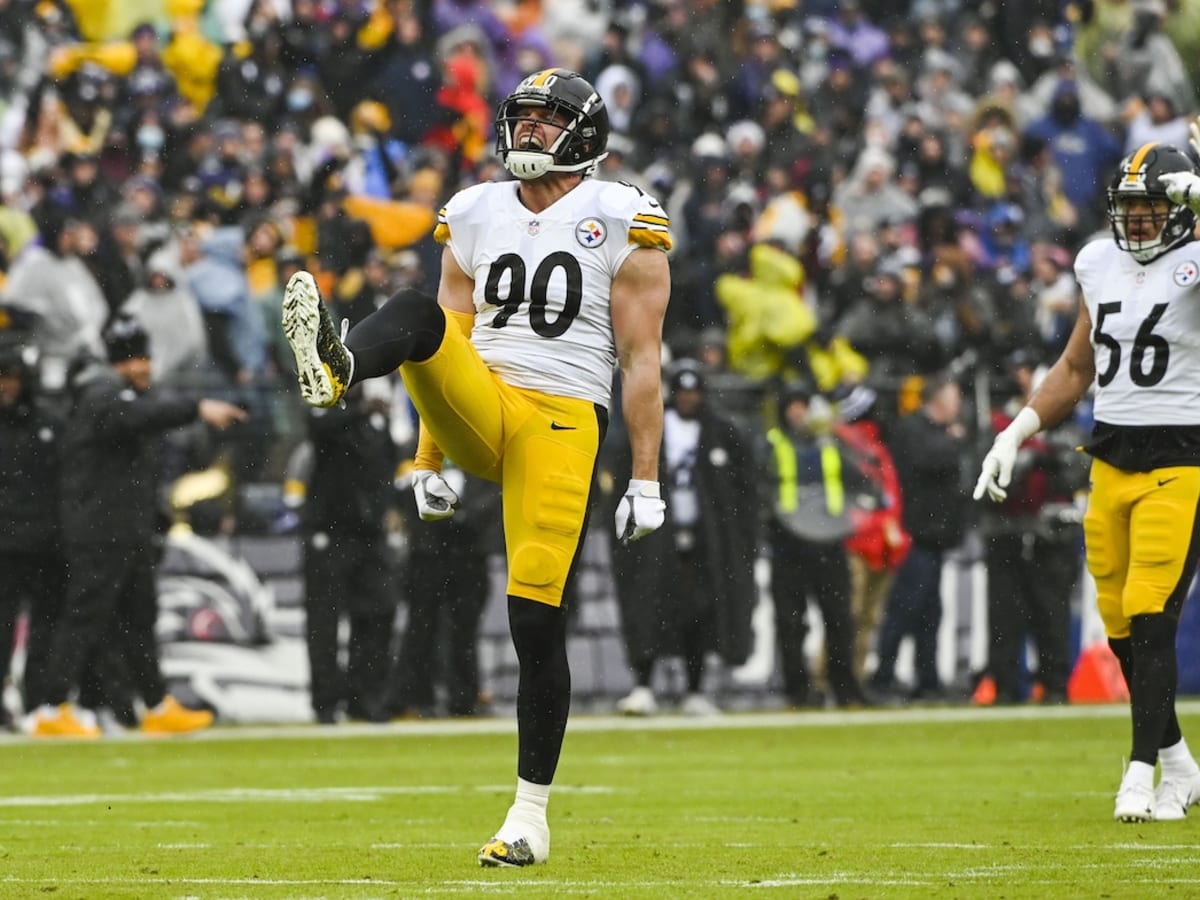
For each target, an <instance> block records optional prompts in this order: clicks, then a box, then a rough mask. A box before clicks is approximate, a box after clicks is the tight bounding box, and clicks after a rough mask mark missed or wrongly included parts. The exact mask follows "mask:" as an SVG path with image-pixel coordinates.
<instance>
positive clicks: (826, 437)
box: [764, 381, 882, 708]
mask: <svg viewBox="0 0 1200 900" xmlns="http://www.w3.org/2000/svg"><path fill="white" fill-rule="evenodd" d="M778 409H779V417H778V421H779V424H778V425H777V426H775V427H774V428H772V429H771V430H770V431H768V432H767V439H768V442H769V445H770V447H769V449H768V450H767V451H766V458H767V472H768V478H767V483H768V484H769V485H770V486H771V496H770V499H769V501H768V506H767V510H766V511H764V514H765V516H766V518H767V546H768V549H769V552H770V555H771V598H772V600H773V601H774V606H775V634H776V639H777V641H778V646H779V658H780V664H779V668H780V670H781V672H782V675H783V692H784V695H785V696H786V698H787V702H788V703H789V704H790V705H791V706H793V707H797V708H803V707H808V706H813V705H818V706H820V705H823V704H824V698H823V697H822V695H821V693H820V692H819V691H818V690H816V689H815V687H814V685H813V684H812V680H811V678H810V676H809V667H808V660H807V657H806V650H805V646H804V644H805V640H806V639H807V637H808V631H809V629H808V606H809V604H810V603H812V604H813V605H814V606H816V608H817V609H818V610H820V613H821V621H822V623H823V625H824V627H825V640H824V643H825V679H826V681H827V682H828V683H829V692H830V695H831V699H832V701H833V703H835V704H836V705H837V706H863V705H865V704H866V702H867V701H866V696H865V695H864V694H863V690H862V685H861V684H860V683H859V680H858V676H857V675H856V674H855V672H854V663H855V649H854V644H855V626H854V618H853V615H852V613H851V609H850V568H849V563H848V562H847V559H846V548H845V546H844V543H843V542H844V541H845V540H846V539H847V538H848V537H850V535H851V534H853V532H854V522H853V519H852V509H853V508H854V507H855V506H856V505H857V506H860V507H863V508H866V507H871V506H878V505H879V503H880V502H881V501H882V496H881V494H880V492H879V489H878V487H877V486H876V485H874V484H872V483H871V482H869V481H868V480H867V478H866V476H865V475H864V474H863V473H862V471H861V470H860V469H859V468H858V467H857V466H856V465H855V463H854V460H853V458H852V457H851V455H850V453H849V451H848V449H847V448H846V447H845V445H843V444H842V442H841V441H840V440H839V439H838V438H837V437H836V436H835V435H834V434H833V433H832V427H833V417H834V410H833V406H832V405H831V404H830V402H829V401H828V400H827V399H826V398H825V397H824V396H823V395H821V394H820V393H817V392H816V391H814V390H813V388H812V386H811V385H808V384H806V383H804V382H798V381H793V382H789V383H787V384H785V385H784V386H783V387H782V388H781V389H780V391H779V400H778Z"/></svg>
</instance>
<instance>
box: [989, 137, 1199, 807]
mask: <svg viewBox="0 0 1200 900" xmlns="http://www.w3.org/2000/svg"><path fill="white" fill-rule="evenodd" d="M1193 135H1194V140H1193V147H1194V148H1195V149H1197V151H1198V152H1200V129H1197V128H1196V126H1193ZM1108 213H1109V217H1110V220H1111V225H1112V233H1113V238H1114V240H1113V241H1109V240H1097V241H1092V242H1091V243H1089V244H1087V245H1086V246H1085V247H1084V248H1083V249H1082V250H1081V251H1080V252H1079V255H1078V256H1077V257H1076V260H1075V277H1076V279H1077V280H1078V281H1079V284H1080V286H1081V288H1082V291H1083V299H1082V300H1081V302H1080V305H1079V313H1078V317H1077V319H1076V322H1075V327H1074V330H1073V331H1072V332H1071V336H1070V338H1069V340H1068V343H1067V346H1066V348H1065V349H1064V351H1063V353H1062V355H1061V356H1060V357H1059V359H1058V361H1057V362H1055V364H1054V365H1053V367H1052V368H1051V369H1050V371H1049V373H1048V374H1047V375H1046V378H1045V380H1044V381H1043V382H1042V384H1041V386H1040V387H1039V388H1038V389H1037V391H1036V392H1034V394H1033V395H1032V397H1031V398H1030V400H1029V403H1028V405H1026V406H1025V407H1024V408H1023V409H1022V410H1021V411H1020V412H1019V413H1018V414H1017V416H1016V418H1015V419H1014V421H1013V422H1012V424H1011V425H1009V426H1008V427H1007V428H1006V429H1004V430H1003V431H1002V432H1000V434H999V435H997V437H996V439H995V442H994V443H993V445H992V448H991V450H990V451H989V452H988V454H987V456H986V457H985V458H984V460H983V468H982V471H981V473H980V475H979V481H978V483H977V484H976V486H975V499H977V500H978V499H980V498H982V497H983V496H984V495H985V494H987V495H988V496H989V497H991V499H992V500H995V501H1000V500H1003V499H1004V497H1005V496H1006V490H1007V488H1008V485H1009V482H1010V480H1011V477H1012V471H1013V464H1014V461H1015V460H1016V456H1017V448H1018V447H1019V446H1020V445H1021V444H1022V442H1024V441H1025V439H1026V438H1029V437H1031V436H1032V435H1034V434H1036V433H1037V432H1038V431H1040V430H1041V429H1043V428H1048V427H1051V426H1053V425H1055V424H1056V423H1058V422H1059V421H1061V420H1062V419H1064V418H1065V417H1066V416H1067V415H1068V414H1069V413H1070V411H1071V409H1072V408H1073V407H1074V405H1075V403H1076V402H1077V401H1078V400H1079V399H1080V398H1082V397H1083V395H1084V394H1085V393H1086V392H1087V391H1088V390H1089V388H1092V387H1093V385H1094V390H1095V429H1094V431H1093V434H1092V436H1091V439H1090V441H1089V442H1088V444H1087V446H1086V448H1085V449H1086V450H1087V452H1088V453H1089V454H1090V455H1091V456H1092V463H1091V475H1090V481H1091V491H1090V496H1089V498H1088V507H1087V513H1086V516H1085V518H1084V535H1085V542H1086V548H1087V567H1088V571H1089V572H1091V574H1092V577H1093V578H1094V579H1095V582H1096V595H1097V597H1096V599H1097V604H1098V605H1099V609H1100V616H1101V619H1102V620H1103V622H1104V630H1105V633H1106V634H1107V636H1108V643H1109V646H1110V647H1112V649H1113V653H1114V654H1115V655H1116V657H1117V659H1118V660H1119V661H1120V664H1121V671H1122V673H1124V676H1125V681H1126V684H1127V685H1128V687H1129V695H1130V707H1131V712H1132V720H1133V748H1132V751H1131V752H1130V762H1129V765H1128V767H1127V768H1126V770H1125V775H1124V777H1123V778H1122V780H1121V785H1120V788H1119V790H1118V791H1117V796H1116V807H1115V810H1114V818H1116V819H1117V820H1118V821H1122V822H1145V821H1149V820H1152V819H1160V820H1178V819H1182V818H1184V816H1185V815H1186V814H1187V810H1188V808H1189V807H1190V806H1193V805H1195V804H1196V803H1200V767H1197V765H1196V761H1195V760H1194V759H1193V758H1192V754H1191V751H1190V750H1189V749H1188V746H1187V742H1186V741H1185V740H1184V738H1183V734H1182V733H1181V731H1180V728H1179V720H1178V718H1177V716H1176V713H1175V688H1176V680H1177V677H1176V668H1177V662H1176V655H1175V633H1176V630H1177V627H1178V624H1179V615H1180V610H1181V607H1182V605H1183V601H1184V598H1185V596H1186V595H1187V592H1188V589H1189V586H1190V585H1191V583H1192V577H1193V574H1194V573H1195V570H1196V561H1197V554H1198V552H1200V540H1198V539H1197V538H1198V531H1197V526H1198V524H1200V516H1197V509H1198V507H1200V346H1197V344H1196V337H1195V336H1196V335H1197V334H1200V243H1197V242H1196V240H1195V236H1194V231H1195V227H1196V217H1197V213H1200V176H1197V174H1196V172H1195V171H1194V168H1193V165H1192V162H1191V159H1190V158H1189V157H1188V156H1187V155H1186V154H1185V153H1184V152H1182V151H1181V150H1179V149H1177V148H1175V147H1171V146H1169V145H1167V144H1162V143H1148V144H1145V145H1143V146H1141V147H1139V148H1138V149H1137V150H1135V151H1134V152H1133V153H1131V154H1130V155H1129V156H1127V157H1126V158H1125V159H1123V160H1122V161H1121V164H1120V167H1119V168H1118V170H1117V172H1116V175H1115V176H1114V177H1113V179H1112V182H1111V183H1110V185H1109V187H1108ZM1156 762H1159V763H1161V766H1162V772H1161V778H1160V780H1159V783H1158V788H1157V790H1156V789H1155V786H1154V769H1155V763H1156Z"/></svg>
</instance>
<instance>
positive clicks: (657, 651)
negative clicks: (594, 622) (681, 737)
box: [612, 359, 760, 716]
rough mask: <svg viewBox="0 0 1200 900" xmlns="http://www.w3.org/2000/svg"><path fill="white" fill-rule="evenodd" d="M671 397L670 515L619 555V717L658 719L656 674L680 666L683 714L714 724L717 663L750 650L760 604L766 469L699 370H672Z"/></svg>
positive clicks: (692, 364)
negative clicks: (623, 691)
mask: <svg viewBox="0 0 1200 900" xmlns="http://www.w3.org/2000/svg"><path fill="white" fill-rule="evenodd" d="M667 389H668V397H667V404H666V406H667V408H666V410H665V412H664V417H663V445H662V454H661V459H660V462H659V469H660V470H661V471H662V472H663V496H664V499H665V500H666V502H667V508H668V509H669V510H670V511H671V512H670V515H669V516H668V517H667V521H666V523H665V525H664V526H663V527H662V528H660V529H659V530H658V531H656V532H655V533H654V534H653V535H649V536H647V537H646V538H645V539H643V540H640V541H638V542H636V543H632V544H625V545H619V546H616V547H614V548H613V551H612V562H613V576H614V582H615V589H616V593H617V602H618V605H619V608H620V611H621V634H622V637H623V639H624V644H625V656H626V659H627V661H628V663H629V667H630V669H631V670H632V671H633V681H634V687H633V690H632V691H631V692H630V693H629V695H628V696H626V697H623V698H622V699H620V700H618V701H617V711H618V712H621V713H624V714H626V715H651V714H653V713H655V712H657V711H658V708H659V707H658V700H657V698H656V697H655V693H654V688H655V683H654V676H655V664H656V663H658V662H659V661H660V660H664V659H667V658H671V657H679V658H682V659H683V661H684V671H685V678H686V684H685V686H684V691H685V693H684V696H683V699H682V701H681V702H680V705H679V710H680V712H682V713H683V714H684V715H691V716H711V715H716V714H718V713H719V712H720V707H719V706H718V705H717V703H716V701H715V700H714V698H713V697H712V696H711V690H710V686H709V685H707V684H706V683H705V668H706V665H707V663H708V660H709V657H710V656H711V655H716V656H717V657H718V658H719V659H720V660H721V662H722V663H724V664H725V665H726V666H730V667H734V666H738V665H741V664H742V663H744V662H745V661H746V658H747V657H748V656H749V655H750V650H751V644H752V637H753V636H752V634H751V628H750V617H751V614H752V613H753V612H754V607H755V604H756V603H757V598H758V597H757V589H756V586H755V582H754V563H755V560H756V559H757V557H758V536H759V533H760V528H759V503H760V497H759V490H758V479H757V477H756V476H757V472H758V463H757V460H756V459H755V455H754V453H755V447H754V440H753V438H752V436H751V435H750V434H748V433H746V432H745V431H744V429H742V428H741V427H740V426H739V425H737V424H736V423H735V422H734V421H733V420H732V419H730V418H729V417H728V416H726V415H725V414H723V413H721V412H719V411H718V410H717V409H716V408H715V407H714V405H713V403H712V402H711V400H710V398H709V396H708V387H707V385H706V383H705V373H704V371H703V370H702V369H701V367H700V365H699V364H698V363H697V362H696V361H695V360H691V359H683V360H679V361H677V362H675V363H673V364H672V365H671V367H670V368H669V369H668V371H667ZM630 463H631V460H630V458H629V455H628V454H627V453H623V452H617V453H615V454H614V456H613V461H612V469H613V471H614V472H618V473H619V472H623V471H625V470H626V469H627V468H628V467H629V465H630Z"/></svg>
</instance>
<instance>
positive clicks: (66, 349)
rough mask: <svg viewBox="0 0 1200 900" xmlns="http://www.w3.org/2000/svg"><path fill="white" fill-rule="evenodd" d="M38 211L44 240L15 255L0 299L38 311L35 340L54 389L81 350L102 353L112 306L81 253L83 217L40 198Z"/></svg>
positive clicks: (83, 246) (84, 236) (84, 234)
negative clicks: (103, 335) (101, 337)
mask: <svg viewBox="0 0 1200 900" xmlns="http://www.w3.org/2000/svg"><path fill="white" fill-rule="evenodd" d="M33 215H34V221H35V222H36V224H37V227H38V233H39V236H40V238H41V241H40V243H39V244H38V245H36V246H29V247H27V248H26V249H25V251H24V252H23V253H22V254H21V255H20V256H19V257H18V258H17V259H16V261H15V263H14V265H13V267H12V269H10V270H9V273H8V279H7V280H6V281H5V283H4V290H3V292H2V293H0V300H2V301H3V302H5V303H6V304H8V305H10V306H13V307H16V308H17V309H21V310H25V311H27V312H29V313H32V314H34V315H35V316H36V317H37V319H36V325H35V328H34V333H33V340H34V342H35V343H36V344H37V346H38V348H39V350H40V351H41V353H42V363H41V365H42V370H43V377H44V378H45V379H46V380H47V382H48V383H47V384H46V385H45V386H46V387H47V388H48V389H51V390H55V389H61V388H62V387H63V385H64V383H65V380H66V370H67V367H68V366H69V365H70V364H71V363H72V362H73V361H75V360H76V359H78V358H79V357H80V356H91V357H94V358H100V357H102V356H103V352H104V348H103V343H102V341H101V340H100V333H101V330H102V329H103V328H104V323H105V322H106V321H107V320H108V315H109V310H108V304H107V303H106V302H105V299H104V293H103V292H102V291H101V289H100V285H99V284H97V283H96V279H95V278H94V277H93V276H92V274H91V272H89V271H88V268H87V266H86V265H85V264H84V262H83V260H82V259H80V254H81V252H86V251H87V250H88V249H89V248H88V247H87V232H85V228H84V225H83V223H82V222H81V221H80V220H78V219H76V218H73V216H72V214H71V213H70V212H69V211H68V210H66V209H64V208H62V207H61V206H58V205H56V204H54V203H43V204H40V205H39V206H38V207H37V208H35V209H34V213H33ZM91 234H92V235H93V236H94V232H93V233H91Z"/></svg>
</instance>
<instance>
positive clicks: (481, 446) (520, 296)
mask: <svg viewBox="0 0 1200 900" xmlns="http://www.w3.org/2000/svg"><path fill="white" fill-rule="evenodd" d="M495 129H496V135H497V138H496V147H497V152H498V153H499V154H500V156H501V158H502V159H503V162H504V166H505V168H506V169H507V170H508V171H509V172H510V173H511V174H512V175H513V176H515V180H510V181H504V182H495V183H485V184H478V185H474V186H472V187H469V188H466V189H465V190H462V191H460V192H459V193H457V194H455V195H454V196H453V197H452V198H451V199H450V201H449V202H448V203H447V204H446V206H445V208H444V209H442V211H441V212H440V213H439V216H438V224H437V228H436V231H435V232H434V234H435V237H436V238H437V240H438V241H439V242H441V243H442V244H443V245H444V248H445V249H444V251H443V254H442V271H441V280H440V283H439V285H438V296H437V300H436V301H435V300H433V299H432V298H429V297H426V296H424V295H422V294H420V293H419V292H416V291H412V290H404V291H401V292H400V293H398V294H396V295H395V296H393V297H392V298H390V299H389V300H388V301H387V302H386V303H385V304H384V305H383V306H382V307H381V308H380V309H379V310H378V311H377V312H375V313H374V314H372V315H371V316H368V317H367V318H365V319H364V320H363V321H362V322H360V323H359V324H358V325H356V326H355V327H354V328H353V329H350V330H349V332H348V333H344V334H343V338H344V340H343V339H339V337H338V334H337V332H336V331H335V330H334V326H333V322H332V320H331V319H330V317H329V314H328V312H327V311H326V310H325V307H324V306H323V304H322V303H321V300H320V297H319V295H318V293H317V290H316V286H315V284H314V282H313V280H312V277H311V276H310V275H309V274H308V273H306V272H299V273H297V274H296V275H295V276H293V278H292V279H291V281H290V282H289V284H288V287H287V290H286V292H285V297H284V308H283V319H284V330H285V332H286V334H287V336H288V340H289V342H290V343H291V346H292V349H293V352H294V353H295V356H296V363H297V370H298V375H299V380H300V386H301V393H302V394H303V396H304V398H305V400H306V401H307V402H308V403H310V404H313V405H317V406H329V405H332V404H334V403H336V402H338V400H339V399H340V397H341V396H342V394H343V392H344V391H345V390H346V388H347V387H349V386H350V385H351V384H352V383H354V382H357V381H360V380H362V379H364V378H371V377H374V376H380V375H386V374H388V373H389V372H392V371H395V370H396V368H397V367H399V369H400V373H401V375H402V377H403V378H404V382H405V385H406V386H407V388H408V392H409V394H410V396H411V397H412V400H413V403H414V405H415V406H416V408H417V411H418V413H419V414H420V418H421V433H420V441H419V446H418V450H417V458H416V469H415V471H414V473H413V487H414V492H415V494H416V501H417V507H418V512H419V514H420V516H421V518H422V519H441V518H445V517H447V516H450V515H453V513H454V510H455V507H456V506H457V504H458V498H457V496H456V495H455V492H454V490H453V489H452V488H451V486H450V485H449V484H448V483H447V481H446V480H445V479H443V478H442V476H441V474H440V470H441V465H442V460H443V458H444V456H443V454H445V456H448V457H449V458H451V459H452V460H453V461H454V462H455V464H457V465H458V466H459V467H460V468H462V469H463V470H465V471H467V472H469V473H471V474H474V475H478V476H481V477H484V478H488V479H492V480H494V481H498V482H499V483H500V485H501V489H502V492H503V498H504V512H503V517H504V534H505V542H506V553H507V561H508V588H507V590H508V618H509V628H510V632H511V634H512V639H513V644H514V646H515V648H516V653H517V660H518V668H519V676H518V690H517V731H518V758H517V775H518V778H517V789H516V799H515V801H514V802H513V804H512V806H511V808H510V809H509V811H508V815H507V817H506V818H505V820H504V823H503V824H502V825H501V827H500V829H499V830H498V831H497V832H495V835H494V837H493V838H492V839H491V840H489V841H488V842H487V843H486V844H485V845H484V846H483V848H482V849H481V850H480V851H479V855H478V859H479V862H480V864H481V865H485V866H525V865H530V864H532V863H540V862H545V860H546V859H547V857H548V856H549V852H550V830H549V827H548V825H547V821H546V806H547V802H548V799H549V793H550V784H551V782H552V781H553V778H554V772H555V768H556V766H557V764H558V758H559V752H560V750H561V747H562V740H563V734H564V732H565V730H566V724H567V712H568V708H569V705H570V671H569V669H568V666H567V652H566V617H565V615H564V609H563V606H562V603H563V593H564V590H565V588H566V586H567V583H568V582H569V580H570V578H571V575H572V572H573V568H574V560H575V558H576V557H577V555H578V552H579V549H580V542H581V540H582V535H583V529H584V521H585V518H586V513H587V509H588V493H589V490H590V486H591V482H592V473H593V469H594V467H595V464H596V455H597V452H598V450H599V447H600V443H601V441H602V440H603V437H604V432H605V429H606V426H607V422H608V411H607V410H608V404H609V400H610V393H611V386H612V376H613V369H614V366H619V368H620V370H621V375H622V387H623V390H622V406H621V411H622V413H623V416H624V420H625V423H626V426H627V429H628V432H629V441H630V445H631V449H632V471H631V479H630V482H629V486H628V488H627V489H626V491H625V494H624V497H623V499H622V500H621V502H620V505H619V507H618V509H617V512H616V529H617V536H618V538H620V539H623V540H634V539H637V538H639V537H642V536H644V535H646V534H648V533H650V532H651V531H653V530H655V529H656V528H658V527H659V526H661V525H662V523H663V519H664V516H665V512H666V506H665V504H664V502H663V501H662V500H661V499H660V492H659V484H658V452H659V444H660V442H661V439H662V418H663V407H662V393H661V383H660V360H661V344H662V324H663V317H664V314H665V312H666V305H667V299H668V296H669V294H670V272H669V269H668V265H667V257H666V252H665V251H667V250H669V249H670V247H671V231H670V222H669V220H668V218H667V214H666V213H665V212H664V211H663V209H662V207H661V206H659V204H658V201H657V200H655V199H654V198H653V197H651V196H649V195H647V194H645V193H643V192H642V191H640V190H638V189H637V188H634V187H630V186H629V185H625V184H619V183H609V182H600V181H594V180H589V179H588V176H589V175H591V174H593V173H594V172H595V170H596V167H597V165H598V164H599V162H600V161H601V160H602V159H603V158H604V155H605V145H606V142H607V140H608V132H609V125H608V113H607V112H606V110H605V108H604V103H603V101H602V100H601V99H600V97H599V95H598V94H597V93H596V91H595V89H594V88H593V87H592V85H591V84H589V83H588V82H587V81H586V80H585V79H584V78H583V77H581V76H580V75H578V74H577V73H575V72H571V71H569V70H566V69H561V68H556V69H546V70H544V71H541V72H537V73H535V74H533V75H530V76H529V77H527V78H526V79H525V80H524V81H522V82H521V83H520V84H519V85H518V86H517V88H516V89H515V90H514V91H513V92H512V93H511V94H510V95H509V96H508V97H506V98H505V99H504V101H503V102H502V103H501V104H500V106H499V110H498V113H497V116H496V122H495Z"/></svg>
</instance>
